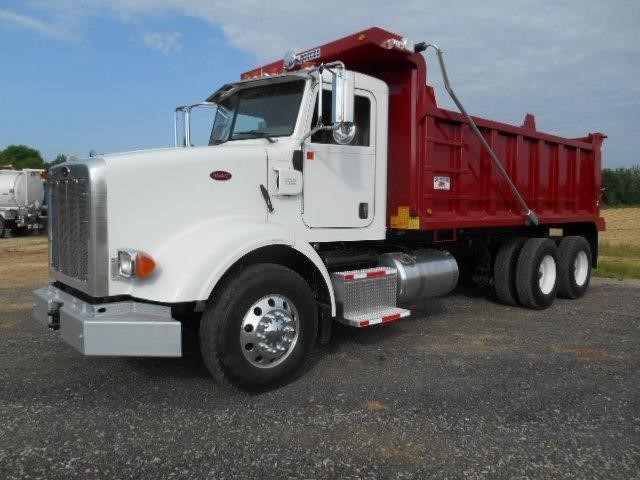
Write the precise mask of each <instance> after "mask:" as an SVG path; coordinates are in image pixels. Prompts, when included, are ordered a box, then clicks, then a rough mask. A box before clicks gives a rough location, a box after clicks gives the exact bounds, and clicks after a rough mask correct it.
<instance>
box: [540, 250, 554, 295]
mask: <svg viewBox="0 0 640 480" xmlns="http://www.w3.org/2000/svg"><path fill="white" fill-rule="evenodd" d="M555 284H556V261H555V260H554V259H553V257H552V256H551V255H545V256H544V257H543V258H542V261H541V262H540V266H538V285H539V286H540V291H542V293H543V294H544V295H549V294H550V293H551V290H553V287H554V286H555Z"/></svg>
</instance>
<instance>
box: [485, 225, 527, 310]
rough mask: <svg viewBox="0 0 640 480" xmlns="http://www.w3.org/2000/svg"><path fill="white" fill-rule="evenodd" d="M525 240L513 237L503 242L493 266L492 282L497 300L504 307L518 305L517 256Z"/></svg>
mask: <svg viewBox="0 0 640 480" xmlns="http://www.w3.org/2000/svg"><path fill="white" fill-rule="evenodd" d="M526 241H527V239H526V238H522V237H515V238H509V239H507V240H505V241H504V242H503V243H502V245H500V249H499V250H498V254H497V255H496V261H495V262H494V264H493V282H494V287H495V290H496V295H497V296H498V300H500V302H501V303H504V304H505V305H518V294H517V288H516V267H517V263H518V255H519V253H520V250H522V246H523V245H524V243H525V242H526Z"/></svg>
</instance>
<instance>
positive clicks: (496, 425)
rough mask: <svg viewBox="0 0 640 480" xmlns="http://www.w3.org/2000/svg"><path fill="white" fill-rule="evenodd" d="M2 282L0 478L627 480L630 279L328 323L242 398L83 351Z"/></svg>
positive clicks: (636, 379) (635, 375) (631, 454)
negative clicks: (391, 317) (268, 382)
mask: <svg viewBox="0 0 640 480" xmlns="http://www.w3.org/2000/svg"><path fill="white" fill-rule="evenodd" d="M29 300H30V288H27V287H19V288H2V289H0V302H2V303H1V305H2V306H1V307H0V478H1V479H7V480H9V479H15V478H47V479H57V478H60V479H62V478H64V479H68V478H104V479H119V478H136V479H147V478H148V479H154V480H155V479H158V478H174V477H175V478H212V479H214V478H215V479H224V478H242V479H248V478H262V479H270V478H277V479H285V478H327V479H330V478H340V479H346V478H367V479H373V478H379V479H387V478H420V479H423V478H469V479H480V478H486V479H503V478H504V479H528V478H540V479H568V478H584V479H590V480H594V479H600V478H611V479H623V480H631V479H639V478H640V404H639V402H640V369H639V368H638V367H639V366H640V282H617V281H606V280H594V281H593V285H592V287H591V289H590V291H589V293H588V295H587V296H586V297H585V298H583V299H582V300H578V301H567V300H558V301H557V302H556V303H555V304H554V306H553V307H551V308H550V309H548V310H546V311H543V312H533V311H528V310H523V309H519V308H510V307H504V306H501V305H498V304H496V303H495V302H494V301H493V300H492V299H491V298H490V296H488V295H486V292H479V291H458V292H456V293H455V294H453V295H450V296H448V297H446V298H443V299H438V300H433V301H430V302H428V303H426V304H425V305H424V307H423V308H422V309H421V310H417V311H415V315H414V316H413V317H412V318H410V319H407V320H403V321H400V322H397V323H395V324H390V325H386V326H383V327H380V328H376V327H372V328H368V329H362V330H353V329H349V328H346V327H338V328H336V329H335V330H334V337H333V339H332V342H331V344H330V345H329V346H327V347H324V348H321V349H318V351H317V352H316V354H315V358H314V361H313V362H312V365H311V367H310V370H309V371H308V372H307V373H306V375H304V376H303V377H302V378H300V379H298V380H297V381H295V382H294V383H292V384H290V385H288V386H286V387H284V388H281V389H279V390H276V391H273V392H269V393H266V394H262V395H257V396H248V395H242V394H238V393H233V392H229V391H226V390H223V389H221V388H219V387H218V386H216V385H215V384H213V383H212V382H211V380H210V378H209V377H208V375H207V372H206V370H205V368H204V366H203V364H202V361H201V359H200V356H199V353H198V351H197V348H196V345H195V343H194V342H192V341H189V342H188V345H187V346H186V347H187V353H186V356H185V357H184V358H181V359H138V358H134V359H131V358H130V359H125V358H87V357H82V356H81V355H80V354H78V353H76V352H75V351H74V350H73V349H72V348H71V347H68V346H67V345H65V344H64V343H63V342H62V341H61V340H60V338H59V336H58V334H57V333H55V332H49V331H46V330H45V329H44V328H43V327H41V326H40V325H39V324H37V323H36V322H35V321H33V320H31V318H30V312H29V310H28V307H27V304H28V302H29Z"/></svg>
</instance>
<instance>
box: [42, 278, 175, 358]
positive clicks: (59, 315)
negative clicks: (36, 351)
mask: <svg viewBox="0 0 640 480" xmlns="http://www.w3.org/2000/svg"><path fill="white" fill-rule="evenodd" d="M33 317H34V318H35V319H36V320H38V321H39V322H41V323H43V324H45V325H47V326H48V327H50V328H57V327H58V326H59V328H60V334H61V335H62V338H63V340H64V341H65V342H67V343H68V344H70V345H71V346H72V347H74V348H75V349H77V350H78V351H80V352H81V353H83V354H85V355H115V356H130V357H180V356H181V355H182V338H181V328H180V327H181V325H180V322H178V321H176V320H174V319H173V318H172V317H171V308H170V307H165V306H162V305H152V304H149V303H142V302H135V301H127V302H113V303H101V304H96V305H94V304H91V303H87V302H85V301H83V300H80V299H79V298H77V297H74V296H73V295H71V294H69V293H67V292H65V291H63V290H60V289H59V288H56V287H54V286H53V285H48V286H46V287H43V288H39V289H38V290H34V292H33Z"/></svg>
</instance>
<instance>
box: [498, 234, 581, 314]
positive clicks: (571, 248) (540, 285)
mask: <svg viewBox="0 0 640 480" xmlns="http://www.w3.org/2000/svg"><path fill="white" fill-rule="evenodd" d="M590 278H591V249H590V247H589V242H587V240H586V239H585V238H584V237H579V236H568V237H564V238H563V239H562V241H561V242H560V245H559V247H556V245H555V243H554V242H553V241H552V240H550V239H548V238H531V239H528V240H527V239H525V238H520V237H517V238H510V239H507V240H506V241H505V242H504V243H503V244H502V245H501V246H500V249H499V251H498V254H497V255H496V260H495V263H494V284H495V290H496V295H497V296H498V299H499V300H500V301H501V302H502V303H504V304H506V305H517V304H521V305H522V306H524V307H527V308H533V309H536V310H541V309H544V308H547V307H549V306H550V305H551V304H552V303H553V301H554V298H555V296H556V295H558V296H560V297H564V298H579V297H581V296H582V295H584V293H585V292H586V291H587V288H588V287H589V280H590Z"/></svg>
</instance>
